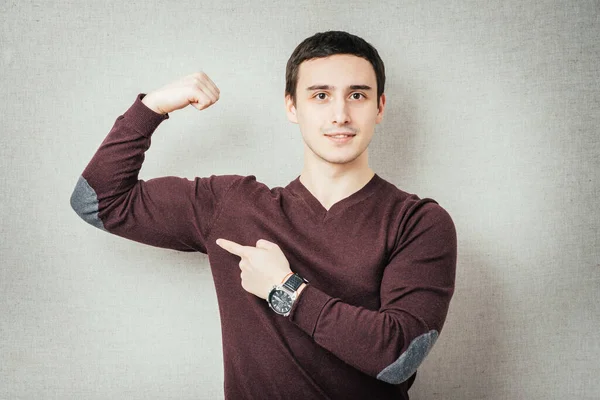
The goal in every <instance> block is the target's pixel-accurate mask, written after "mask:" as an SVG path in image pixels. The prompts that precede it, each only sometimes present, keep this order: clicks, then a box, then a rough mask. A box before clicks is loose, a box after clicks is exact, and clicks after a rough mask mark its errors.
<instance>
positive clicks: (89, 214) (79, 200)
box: [71, 176, 106, 231]
mask: <svg viewBox="0 0 600 400" xmlns="http://www.w3.org/2000/svg"><path fill="white" fill-rule="evenodd" d="M71 207H72V208H73V210H75V212H76V213H77V215H79V216H80V217H81V219H83V220H84V221H85V222H87V223H88V224H90V225H93V226H95V227H96V228H99V229H102V230H103V231H106V229H104V224H103V223H102V220H101V219H100V217H99V216H98V196H97V195H96V191H95V190H94V189H93V188H92V187H91V186H90V185H89V183H88V182H87V181H86V180H85V178H84V177H83V176H80V177H79V179H78V180H77V184H76V185H75V190H73V194H72V195H71Z"/></svg>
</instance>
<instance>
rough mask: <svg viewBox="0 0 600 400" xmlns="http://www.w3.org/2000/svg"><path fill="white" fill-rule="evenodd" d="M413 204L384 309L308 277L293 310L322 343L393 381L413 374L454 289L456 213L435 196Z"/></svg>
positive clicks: (384, 286) (393, 258)
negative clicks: (352, 300)
mask: <svg viewBox="0 0 600 400" xmlns="http://www.w3.org/2000/svg"><path fill="white" fill-rule="evenodd" d="M409 212H410V215H409V216H408V217H407V220H406V223H405V224H404V223H402V224H403V225H404V228H403V229H401V230H400V233H399V239H397V243H396V246H395V248H394V249H393V251H392V252H391V254H390V255H389V258H388V263H387V265H386V266H385V269H384V273H383V277H382V281H381V288H380V298H381V302H380V308H379V310H371V309H367V308H364V307H359V306H354V305H351V304H348V303H345V302H344V301H342V300H341V299H339V298H333V297H332V296H329V295H328V294H326V293H324V292H323V291H322V290H320V289H318V288H317V287H316V286H315V285H313V284H308V285H307V286H306V287H305V288H304V290H303V291H302V294H301V295H300V297H299V298H298V301H297V302H295V303H294V305H293V306H292V310H291V312H290V320H291V321H292V322H293V323H294V324H296V325H297V326H298V327H299V328H300V329H302V330H303V331H305V332H306V333H307V334H309V335H311V337H312V338H313V340H314V341H315V342H316V343H317V344H318V345H320V346H321V347H323V348H325V349H326V350H328V351H330V352H331V353H333V354H334V355H336V356H337V357H338V358H340V359H341V360H343V361H345V362H346V363H348V364H350V365H352V366H353V367H355V368H357V369H358V370H360V371H362V372H364V373H366V374H368V375H370V376H372V377H376V378H377V379H380V380H382V381H385V382H388V383H391V384H400V383H402V382H404V381H405V380H407V379H408V378H409V377H410V376H412V375H413V373H414V372H416V370H417V367H418V366H419V365H420V364H421V363H422V362H423V360H424V359H425V357H426V356H427V354H428V353H429V351H430V350H431V348H432V346H433V345H434V343H435V341H436V340H437V338H438V335H439V334H440V332H441V330H442V326H443V324H444V321H445V319H446V315H447V312H448V307H449V303H450V299H451V297H452V295H453V293H454V280H455V272H456V253H457V238H456V230H455V227H454V224H453V221H452V219H451V218H450V215H449V214H448V213H447V212H446V211H445V210H444V209H443V208H442V207H441V206H439V205H438V204H437V203H435V202H433V201H431V200H430V201H429V202H424V201H421V202H419V203H417V205H416V206H415V207H413V210H411V211H409ZM365 250H367V249H365Z"/></svg>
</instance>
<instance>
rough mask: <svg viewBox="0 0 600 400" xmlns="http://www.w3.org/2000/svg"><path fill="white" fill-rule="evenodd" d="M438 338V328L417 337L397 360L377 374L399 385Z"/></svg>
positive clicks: (417, 365)
mask: <svg viewBox="0 0 600 400" xmlns="http://www.w3.org/2000/svg"><path fill="white" fill-rule="evenodd" d="M437 338H438V331H436V330H430V331H429V332H427V333H424V334H422V335H421V336H419V337H416V338H415V339H414V340H413V341H412V342H410V345H409V346H408V348H407V349H406V351H405V352H404V353H402V355H401V356H400V357H399V358H398V359H397V360H396V361H394V362H393V363H392V364H390V365H388V366H387V367H385V368H384V369H383V370H382V371H381V372H380V373H379V374H378V375H377V379H379V380H381V381H384V382H387V383H392V384H394V385H397V384H400V383H402V382H404V381H405V380H407V379H408V378H410V377H411V376H412V374H414V373H415V371H416V370H417V368H418V367H419V365H421V363H422V362H423V360H424V359H425V357H427V354H429V351H430V350H431V348H432V347H433V344H434V343H435V341H436V340H437Z"/></svg>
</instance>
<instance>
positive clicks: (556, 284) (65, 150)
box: [0, 0, 600, 400]
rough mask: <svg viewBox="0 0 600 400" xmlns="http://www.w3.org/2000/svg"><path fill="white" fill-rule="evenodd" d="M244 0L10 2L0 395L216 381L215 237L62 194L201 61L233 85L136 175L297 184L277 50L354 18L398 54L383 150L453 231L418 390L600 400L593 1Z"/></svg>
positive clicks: (4, 58) (119, 390)
mask: <svg viewBox="0 0 600 400" xmlns="http://www.w3.org/2000/svg"><path fill="white" fill-rule="evenodd" d="M254 3H257V4H258V3H259V2H254ZM252 4H253V2H250V3H248V2H244V1H238V2H235V3H228V2H198V1H160V2H158V1H128V2H117V1H110V2H104V1H100V2H84V1H80V2H76V1H73V0H71V1H61V2H58V1H28V2H17V1H16V0H5V1H2V2H1V4H0V22H1V25H0V68H1V73H0V84H1V87H2V92H1V94H2V99H3V101H2V103H1V104H0V111H1V113H2V128H1V130H0V134H1V136H0V156H1V158H0V159H1V164H0V177H1V178H0V179H1V180H2V181H1V187H2V189H1V190H0V206H1V208H0V221H1V222H0V252H1V253H0V257H1V263H0V398H1V399H118V398H123V399H125V398H127V399H207V400H209V399H210V400H213V399H219V398H222V397H223V387H222V379H223V373H222V355H221V337H220V325H219V315H218V309H217V303H216V298H215V291H214V286H213V283H212V279H211V274H210V271H209V265H208V258H207V257H206V256H204V255H203V254H183V253H178V252H175V251H170V250H162V249H157V248H153V247H150V246H144V245H141V244H138V243H135V242H131V241H127V240H125V239H121V238H118V237H116V236H111V235H109V234H107V233H105V232H102V231H100V230H98V229H95V228H93V227H91V226H90V225H87V224H86V223H85V222H83V221H82V220H81V219H79V217H78V216H77V215H76V214H75V213H74V212H73V211H72V210H71V208H70V205H69V197H70V195H71V192H72V190H73V188H74V185H75V183H76V182H77V178H78V176H79V174H80V173H81V172H82V171H83V168H84V167H85V165H86V164H87V162H88V161H89V159H90V158H91V156H92V155H93V154H94V152H95V151H96V149H97V147H98V146H99V145H100V143H101V141H102V140H103V138H104V137H105V136H106V134H107V133H108V131H109V130H110V128H111V127H112V124H113V123H114V121H115V119H116V118H117V116H118V115H120V114H121V113H123V112H124V111H125V110H126V109H127V108H128V107H129V106H130V105H131V103H133V101H134V100H135V96H136V95H137V94H138V93H140V92H146V93H147V92H148V91H150V90H152V89H155V88H157V87H160V86H162V85H164V84H166V83H168V82H171V81H173V80H174V79H177V78H179V77H181V76H184V75H187V74H189V73H192V72H196V71H199V70H202V71H205V72H207V74H208V75H209V76H210V77H211V78H212V80H213V81H214V82H215V83H216V84H217V86H219V88H220V90H221V99H220V100H219V102H218V103H217V104H216V105H215V106H214V107H211V108H210V109H208V110H205V111H202V112H201V113H199V112H198V111H197V110H195V109H192V108H190V107H188V108H187V109H184V110H181V111H178V112H177V113H175V114H174V115H171V119H170V120H169V121H167V122H166V123H163V124H162V125H161V126H160V127H159V129H158V131H157V133H156V134H155V135H154V138H153V143H152V148H151V149H150V150H149V151H148V152H147V153H146V162H145V164H144V168H143V169H142V172H141V175H140V177H141V178H143V179H149V178H151V177H156V176H162V175H178V176H186V177H190V178H191V177H194V176H208V175H210V174H228V173H236V174H245V175H250V174H254V175H256V176H257V179H258V180H260V181H262V182H265V183H266V184H267V185H269V186H285V185H286V184H287V183H288V182H289V181H291V180H292V179H294V178H295V177H296V176H297V174H299V172H300V170H301V168H302V164H301V163H302V150H303V149H302V139H301V136H300V132H299V130H298V127H297V125H294V124H291V123H289V121H288V120H287V118H286V116H285V112H284V107H283V104H284V103H283V90H284V74H285V63H286V61H287V58H288V57H289V55H290V54H291V52H292V50H293V49H294V47H295V46H296V45H297V44H298V43H299V42H300V41H301V40H303V39H304V38H305V37H307V36H310V35H312V34H313V33H316V32H319V31H325V30H329V29H340V30H346V31H349V32H351V33H354V34H357V35H359V36H362V37H363V38H365V39H366V40H367V41H369V42H370V43H372V44H373V45H374V46H375V47H376V48H377V49H378V51H379V53H380V55H381V57H382V58H383V60H384V62H385V64H386V71H387V82H386V88H385V92H386V95H387V108H386V114H385V116H384V120H383V122H382V123H381V124H380V125H378V126H377V129H376V134H375V136H374V138H373V140H372V142H371V145H370V147H369V160H370V165H371V167H372V168H373V169H374V170H375V171H376V172H377V173H379V174H380V175H381V176H382V177H384V178H385V179H387V180H389V181H391V182H393V183H394V184H396V185H397V186H398V187H400V188H401V189H404V190H406V191H409V192H413V193H416V194H418V195H419V196H421V197H433V198H435V199H436V200H438V201H439V203H440V204H441V205H442V206H444V207H445V208H446V209H447V210H448V211H449V212H450V214H451V215H452V217H453V218H454V221H455V223H456V226H457V230H458V237H459V264H458V270H457V284H456V292H455V296H454V298H453V301H452V303H451V306H450V313H449V315H448V318H447V320H446V325H445V327H444V329H443V331H442V333H441V336H440V338H439V340H438V341H437V343H436V345H435V347H434V348H433V350H432V351H431V353H430V355H429V356H428V358H427V359H426V360H425V362H424V363H423V364H422V366H421V368H420V369H419V373H418V375H417V380H416V382H415V385H414V386H413V389H412V390H411V399H417V400H419V399H533V400H537V399H539V400H541V399H597V398H598V393H600V384H599V380H598V376H599V375H600V363H599V362H598V358H599V356H600V341H599V340H598V332H599V331H600V305H599V304H600V295H599V294H598V293H599V291H598V287H599V285H600V261H599V260H600V240H599V237H600V234H599V222H600V212H599V209H600V207H599V206H598V200H597V198H598V195H599V194H600V189H599V188H600V185H599V183H598V178H599V175H600V136H599V135H600V132H599V128H598V127H599V126H600V107H599V106H600V72H599V69H600V67H599V61H598V60H600V44H599V43H600V14H599V10H600V3H599V2H598V1H596V0H592V1H574V2H571V1H561V2H558V1H548V0H534V1H528V2H521V1H515V0H509V1H503V2H479V1H474V0H471V1H459V0H451V1H416V0H413V1H405V2H398V1H377V2H368V1H363V2H352V1H351V2H348V1H339V0H338V1H331V2H317V1H306V0H301V1H296V2H287V1H263V2H260V6H257V5H252ZM275 166H277V168H276V167H275Z"/></svg>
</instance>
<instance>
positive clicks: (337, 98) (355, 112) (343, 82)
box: [285, 54, 385, 164]
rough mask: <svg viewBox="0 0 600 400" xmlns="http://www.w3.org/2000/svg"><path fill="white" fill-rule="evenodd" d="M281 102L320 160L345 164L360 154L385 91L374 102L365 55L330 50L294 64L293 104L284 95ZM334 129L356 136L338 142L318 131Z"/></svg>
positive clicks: (380, 113) (378, 116)
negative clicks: (294, 86) (294, 98)
mask: <svg viewBox="0 0 600 400" xmlns="http://www.w3.org/2000/svg"><path fill="white" fill-rule="evenodd" d="M353 86H354V87H353ZM285 102H286V110H287V116H288V119H289V120H290V121H291V122H293V123H297V124H299V125H300V132H301V133H302V137H303V139H304V143H305V145H306V146H307V147H308V149H310V151H312V153H313V154H314V155H315V156H316V157H318V158H320V159H321V160H324V161H326V162H329V163H333V164H346V163H349V162H352V161H354V160H356V159H357V158H358V157H359V156H361V155H362V154H363V153H364V154H365V155H366V153H365V150H366V149H367V147H368V145H369V143H370V142H371V138H372V137H373V133H374V131H375V124H378V123H380V122H381V119H382V118H383V110H384V107H385V95H384V94H382V95H381V100H380V107H379V108H378V107H377V80H376V77H375V71H374V69H373V66H372V65H371V63H369V61H367V60H365V59H364V58H361V57H357V56H353V55H348V54H336V55H333V56H329V57H326V58H317V59H313V60H309V61H304V62H303V63H302V64H300V68H299V72H298V84H297V87H296V107H294V105H293V104H292V100H291V98H290V97H289V96H286V99H285ZM335 132H350V133H355V134H356V136H354V137H353V138H351V139H350V140H348V141H346V142H344V143H338V142H336V141H334V140H332V139H329V138H328V137H327V136H325V135H324V134H326V133H327V134H329V133H335ZM308 149H307V150H308Z"/></svg>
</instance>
